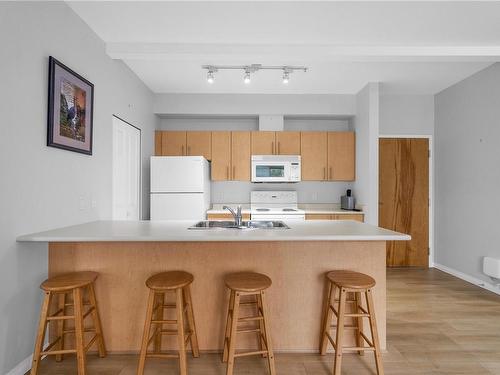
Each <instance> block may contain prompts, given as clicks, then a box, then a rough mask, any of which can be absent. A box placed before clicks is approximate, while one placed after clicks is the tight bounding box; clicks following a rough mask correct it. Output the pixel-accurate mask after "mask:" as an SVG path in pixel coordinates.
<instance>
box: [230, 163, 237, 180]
mask: <svg viewBox="0 0 500 375" xmlns="http://www.w3.org/2000/svg"><path fill="white" fill-rule="evenodd" d="M235 175H236V166H234V165H233V176H232V178H231V179H232V180H234V178H235V177H234V176H235Z"/></svg>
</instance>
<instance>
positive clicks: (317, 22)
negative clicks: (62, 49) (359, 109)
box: [69, 1, 500, 94]
mask: <svg viewBox="0 0 500 375" xmlns="http://www.w3.org/2000/svg"><path fill="white" fill-rule="evenodd" d="M69 5H70V6H71V7H72V8H73V10H74V11H75V12H76V13H77V14H78V15H79V16H80V17H81V18H82V19H83V20H84V21H85V22H86V23H87V24H88V25H89V26H90V27H91V28H92V29H93V30H94V31H95V32H96V33H97V34H98V35H99V37H101V38H102V39H103V40H104V41H105V42H106V46H107V50H108V53H109V54H110V56H112V57H113V58H116V59H121V60H123V61H124V62H125V63H126V64H127V65H128V66H129V67H130V68H131V69H132V70H133V71H134V72H135V73H136V74H137V75H138V76H139V77H140V78H141V79H142V80H143V81H144V82H145V83H146V85H148V86H149V87H150V88H151V89H152V90H153V91H154V92H158V93H160V92H183V93H211V92H213V93H355V92H357V91H358V90H359V89H360V88H361V87H363V86H364V85H365V84H366V83H367V82H370V81H379V82H382V84H383V85H382V88H383V92H384V93H416V94H434V93H436V92H439V91H441V90H442V89H444V88H446V87H448V86H450V85H452V84H454V83H456V82H458V81H460V80H461V79H463V78H465V77H467V76H469V75H471V74H473V73H475V72H477V71H479V70H481V69H483V68H484V67H486V66H488V65H489V64H491V63H492V62H494V61H500V3H498V2H328V1H323V2H310V1H301V2H299V1H295V2H284V1H280V2H243V1H233V2H208V1H205V2H170V1H169V2H164V1H156V2H138V1H127V2H117V1H113V2H69ZM252 63H260V64H264V65H281V64H287V65H289V64H297V65H307V66H308V67H309V68H310V71H309V72H307V73H300V72H296V73H294V74H292V77H291V80H290V83H289V85H286V86H285V85H283V84H282V83H281V74H280V72H278V71H274V72H266V71H261V72H258V73H257V74H255V76H254V77H253V79H252V83H251V84H250V85H244V84H243V82H242V72H239V71H238V72H219V73H218V74H217V75H216V82H215V83H214V84H213V85H209V84H207V82H206V79H205V78H206V72H204V71H203V70H202V69H201V65H203V64H222V65H227V64H252Z"/></svg>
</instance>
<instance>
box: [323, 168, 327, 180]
mask: <svg viewBox="0 0 500 375" xmlns="http://www.w3.org/2000/svg"><path fill="white" fill-rule="evenodd" d="M323 180H326V167H323Z"/></svg>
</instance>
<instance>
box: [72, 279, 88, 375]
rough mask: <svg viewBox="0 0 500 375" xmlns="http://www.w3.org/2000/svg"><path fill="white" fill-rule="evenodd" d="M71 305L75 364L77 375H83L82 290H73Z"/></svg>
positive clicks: (84, 370)
mask: <svg viewBox="0 0 500 375" xmlns="http://www.w3.org/2000/svg"><path fill="white" fill-rule="evenodd" d="M73 304H74V306H75V341H76V362H77V368H78V375H85V373H86V369H85V348H84V342H83V335H84V327H83V299H82V289H81V288H75V289H74V290H73Z"/></svg>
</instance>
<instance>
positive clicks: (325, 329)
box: [320, 282, 336, 355]
mask: <svg viewBox="0 0 500 375" xmlns="http://www.w3.org/2000/svg"><path fill="white" fill-rule="evenodd" d="M335 293H336V288H335V285H333V284H332V283H330V282H329V283H328V294H327V295H326V304H325V310H324V316H323V326H322V327H321V333H322V334H321V343H320V354H321V355H325V354H326V349H327V347H328V336H327V333H329V332H330V326H331V325H332V315H333V312H332V309H331V308H330V306H331V305H333V303H334V301H335Z"/></svg>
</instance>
